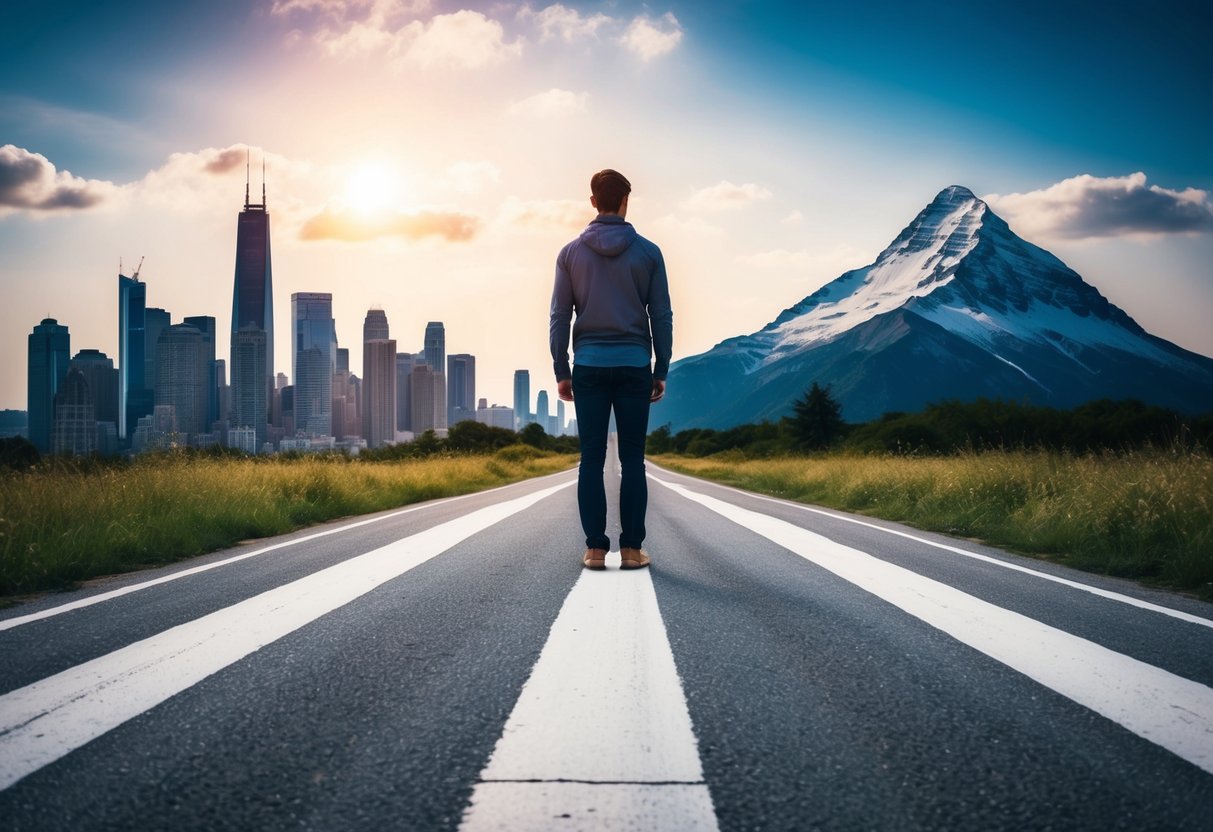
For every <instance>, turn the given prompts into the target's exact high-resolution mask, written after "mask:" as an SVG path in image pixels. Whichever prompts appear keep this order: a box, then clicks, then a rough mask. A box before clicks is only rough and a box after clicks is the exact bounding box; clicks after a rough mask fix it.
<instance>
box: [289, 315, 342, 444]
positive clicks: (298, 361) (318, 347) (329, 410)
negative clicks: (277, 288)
mask: <svg viewBox="0 0 1213 832" xmlns="http://www.w3.org/2000/svg"><path fill="white" fill-rule="evenodd" d="M291 321H292V323H293V326H294V333H293V335H294V337H293V338H292V339H291V341H292V343H293V344H294V345H295V351H294V356H293V358H294V370H293V375H294V379H295V408H294V411H295V430H296V431H303V432H304V433H305V434H307V435H309V436H331V435H332V430H333V375H334V373H335V372H336V370H337V329H336V323H335V322H334V321H333V296H332V295H331V294H330V293H328V292H295V293H294V294H292V295H291Z"/></svg>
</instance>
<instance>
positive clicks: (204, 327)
mask: <svg viewBox="0 0 1213 832" xmlns="http://www.w3.org/2000/svg"><path fill="white" fill-rule="evenodd" d="M181 322H182V323H185V324H189V325H190V326H192V327H193V328H194V329H196V330H198V331H199V332H201V333H202V352H203V360H204V361H205V362H206V419H205V422H206V426H207V430H210V426H211V425H213V424H214V423H215V422H216V421H218V419H219V365H218V362H217V359H216V358H215V349H216V347H217V345H218V343H219V341H218V331H219V330H218V328H217V324H216V322H215V318H214V317H213V316H211V315H190V316H189V317H187V318H182V319H181Z"/></svg>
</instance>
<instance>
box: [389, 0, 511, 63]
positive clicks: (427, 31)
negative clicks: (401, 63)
mask: <svg viewBox="0 0 1213 832" xmlns="http://www.w3.org/2000/svg"><path fill="white" fill-rule="evenodd" d="M405 43H407V45H403V46H402V44H405ZM393 49H394V50H395V51H397V52H399V53H400V54H401V55H402V57H403V58H404V60H406V61H408V62H410V63H414V64H417V65H419V66H422V67H434V66H437V67H458V68H463V69H478V68H480V67H484V66H491V65H493V64H498V63H500V62H501V61H503V60H505V59H507V58H511V57H516V56H518V55H521V54H522V41H521V40H516V41H514V42H513V43H506V40H505V29H504V28H503V27H502V25H501V24H500V23H498V22H497V21H496V20H492V19H490V18H488V17H485V16H484V15H483V14H481V13H480V12H473V11H468V10H467V9H463V10H461V11H457V12H455V13H454V14H440V15H437V16H435V17H434V18H433V19H432V20H430V22H429V23H428V24H427V23H422V22H421V21H419V20H414V21H413V22H412V23H410V24H408V25H407V26H405V27H404V29H402V30H401V31H400V32H399V33H398V40H397V43H396V44H395V45H394V46H393Z"/></svg>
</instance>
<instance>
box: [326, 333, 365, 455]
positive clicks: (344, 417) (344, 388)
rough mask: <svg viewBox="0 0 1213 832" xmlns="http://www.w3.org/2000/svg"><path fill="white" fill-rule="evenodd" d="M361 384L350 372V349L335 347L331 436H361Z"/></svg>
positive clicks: (343, 437) (338, 437)
mask: <svg viewBox="0 0 1213 832" xmlns="http://www.w3.org/2000/svg"><path fill="white" fill-rule="evenodd" d="M361 393H362V384H361V382H360V380H359V379H358V376H356V375H353V374H352V373H351V372H350V351H349V350H348V349H344V348H342V347H338V348H337V370H336V372H334V373H333V436H335V437H337V439H338V440H339V441H346V440H348V439H356V438H359V437H361V436H362V411H361V409H360V406H359V399H360V397H361Z"/></svg>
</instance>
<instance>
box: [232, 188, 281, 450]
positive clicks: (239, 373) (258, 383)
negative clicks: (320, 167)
mask: <svg viewBox="0 0 1213 832" xmlns="http://www.w3.org/2000/svg"><path fill="white" fill-rule="evenodd" d="M252 330H259V331H260V332H261V333H262V337H261V339H260V344H261V346H260V347H259V348H256V347H255V346H254V342H255V341H257V339H256V338H254V337H253V336H252V334H251V332H252ZM237 342H240V343H239V344H238V343H237ZM231 360H232V401H233V410H235V411H237V414H238V415H236V418H235V422H236V426H237V427H241V426H243V427H251V428H253V429H255V430H256V431H257V444H258V446H260V445H261V443H262V442H264V441H265V437H266V420H267V417H268V415H269V402H270V399H271V396H272V395H273V393H272V389H273V383H274V381H273V379H274V287H273V275H272V270H271V268H270V215H269V212H268V211H267V210H266V207H265V170H264V167H263V168H262V180H261V202H260V203H259V204H258V203H253V202H251V201H250V200H249V182H248V179H247V177H246V179H245V185H244V210H243V211H241V212H240V217H239V219H238V220H237V223H236V277H235V282H234V286H233V290H232V355H231ZM254 360H255V361H256V362H257V364H256V365H255V366H252V365H244V364H242V363H241V362H243V361H254ZM242 417H243V418H245V419H254V420H257V421H248V422H245V421H242V420H241V419H242Z"/></svg>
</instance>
